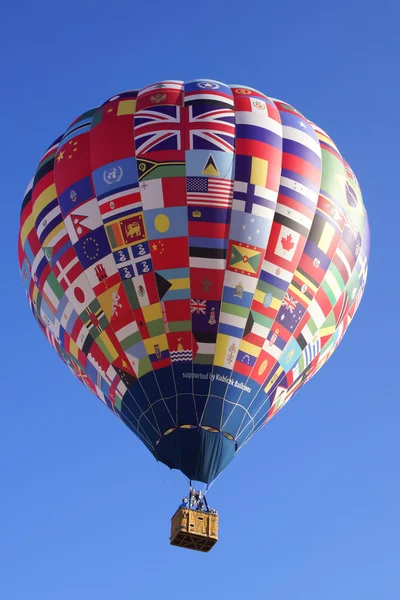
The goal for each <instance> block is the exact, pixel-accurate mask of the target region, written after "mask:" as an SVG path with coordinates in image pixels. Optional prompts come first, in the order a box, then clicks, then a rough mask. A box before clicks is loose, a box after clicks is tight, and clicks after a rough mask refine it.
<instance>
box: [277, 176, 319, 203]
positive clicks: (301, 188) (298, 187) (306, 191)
mask: <svg viewBox="0 0 400 600" xmlns="http://www.w3.org/2000/svg"><path fill="white" fill-rule="evenodd" d="M281 185H282V186H283V187H287V188H289V189H290V190H293V191H294V192H297V193H298V194H301V195H302V196H305V197H306V198H308V199H309V200H311V201H312V202H314V203H315V204H316V203H317V201H318V194H317V193H316V192H313V191H312V190H310V188H308V187H306V186H305V185H302V184H301V183H298V182H297V181H295V180H294V179H289V178H288V177H281Z"/></svg>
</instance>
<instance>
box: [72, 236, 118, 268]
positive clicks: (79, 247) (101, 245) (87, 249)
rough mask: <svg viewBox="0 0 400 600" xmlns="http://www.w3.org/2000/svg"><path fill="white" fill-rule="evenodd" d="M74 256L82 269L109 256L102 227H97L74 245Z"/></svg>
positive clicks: (108, 248) (106, 240)
mask: <svg viewBox="0 0 400 600" xmlns="http://www.w3.org/2000/svg"><path fill="white" fill-rule="evenodd" d="M74 247H75V251H76V254H77V256H78V258H79V261H80V263H81V265H82V267H83V268H84V269H87V268H88V267H90V265H93V264H94V263H95V262H97V261H98V260H100V259H101V258H104V257H105V256H107V254H110V252H111V248H110V244H109V242H108V239H107V235H106V232H105V230H104V227H98V228H97V229H94V230H93V231H91V232H90V233H88V234H86V235H85V236H84V237H82V238H81V239H80V240H79V241H78V242H77V243H76V244H74Z"/></svg>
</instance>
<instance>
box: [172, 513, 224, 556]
mask: <svg viewBox="0 0 400 600" xmlns="http://www.w3.org/2000/svg"><path fill="white" fill-rule="evenodd" d="M217 541H218V515H217V514H213V513H210V512H203V511H201V510H193V509H191V508H178V510H177V511H176V513H175V514H174V516H173V517H172V520H171V537H170V542H171V545H172V546H181V547H182V548H189V549H190V550H199V551H200V552H209V551H210V550H211V548H212V547H213V546H214V545H215V544H216V543H217Z"/></svg>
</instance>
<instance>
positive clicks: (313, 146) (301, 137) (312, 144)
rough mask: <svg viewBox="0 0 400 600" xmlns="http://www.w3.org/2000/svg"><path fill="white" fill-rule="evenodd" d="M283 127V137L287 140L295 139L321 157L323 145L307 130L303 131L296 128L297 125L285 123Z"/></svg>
mask: <svg viewBox="0 0 400 600" xmlns="http://www.w3.org/2000/svg"><path fill="white" fill-rule="evenodd" d="M282 129H283V137H284V138H285V139H287V140H293V141H294V142H298V143H299V144H301V145H302V146H305V147H306V148H308V149H309V150H312V152H314V153H315V154H316V155H317V156H318V157H319V158H321V147H320V145H319V143H318V141H317V140H315V139H314V138H312V137H311V136H310V135H308V133H306V132H305V131H301V130H300V129H296V127H290V126H289V125H284V126H283V127H282Z"/></svg>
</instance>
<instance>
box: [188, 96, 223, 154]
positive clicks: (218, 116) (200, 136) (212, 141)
mask: <svg viewBox="0 0 400 600" xmlns="http://www.w3.org/2000/svg"><path fill="white" fill-rule="evenodd" d="M188 109H189V123H188V131H189V136H190V139H189V144H190V145H189V147H190V149H191V150H223V151H224V152H234V151H235V118H234V113H233V111H232V110H230V109H229V108H228V109H227V108H215V107H214V105H213V104H211V103H209V102H203V103H201V104H199V105H193V106H189V107H188Z"/></svg>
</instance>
